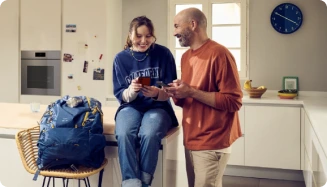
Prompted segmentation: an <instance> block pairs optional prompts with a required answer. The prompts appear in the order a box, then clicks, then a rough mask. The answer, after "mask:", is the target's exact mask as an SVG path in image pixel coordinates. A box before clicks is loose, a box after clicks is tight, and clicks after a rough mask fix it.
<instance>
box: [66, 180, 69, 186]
mask: <svg viewBox="0 0 327 187" xmlns="http://www.w3.org/2000/svg"><path fill="white" fill-rule="evenodd" d="M68 182H69V179H67V181H66V187H68Z"/></svg>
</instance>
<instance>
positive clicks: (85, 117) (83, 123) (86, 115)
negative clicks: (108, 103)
mask: <svg viewBox="0 0 327 187" xmlns="http://www.w3.org/2000/svg"><path fill="white" fill-rule="evenodd" d="M86 100H87V104H88V105H89V108H90V109H91V101H90V98H89V97H86ZM88 117H89V112H86V113H85V116H84V119H83V122H82V127H84V126H85V122H86V120H87V119H88Z"/></svg>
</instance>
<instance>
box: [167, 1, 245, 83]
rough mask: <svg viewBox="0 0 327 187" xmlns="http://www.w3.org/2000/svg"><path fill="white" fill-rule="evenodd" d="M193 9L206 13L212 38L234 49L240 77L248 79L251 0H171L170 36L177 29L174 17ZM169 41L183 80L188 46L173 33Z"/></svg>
mask: <svg viewBox="0 0 327 187" xmlns="http://www.w3.org/2000/svg"><path fill="white" fill-rule="evenodd" d="M190 7H194V8H198V9H200V10H202V11H203V13H204V14H205V15H206V17H207V21H208V28H207V33H208V36H209V38H211V39H212V40H214V41H216V42H218V43H220V44H222V45H224V46H225V47H227V48H228V49H229V50H230V52H231V53H232V54H233V56H234V58H235V61H236V64H237V69H238V72H239V76H240V78H241V79H246V78H247V77H248V68H247V67H248V63H247V61H248V58H247V56H248V55H247V48H248V47H247V46H248V43H247V24H246V22H247V0H202V1H198V0H169V10H170V13H169V15H168V16H169V18H168V23H169V26H168V28H169V33H173V30H174V27H173V25H174V24H173V20H174V16H175V15H176V14H177V13H178V12H180V11H181V10H184V9H186V8H190ZM168 40H169V48H170V50H171V51H172V53H173V54H174V56H175V60H176V66H177V70H178V72H179V74H178V76H179V77H180V60H181V57H182V55H183V53H184V52H185V51H186V50H187V49H188V47H187V48H185V47H181V46H180V45H179V42H178V40H177V39H176V38H175V37H173V36H172V35H171V34H170V35H169V37H168Z"/></svg>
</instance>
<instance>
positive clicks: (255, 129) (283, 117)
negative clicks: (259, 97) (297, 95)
mask: <svg viewBox="0 0 327 187" xmlns="http://www.w3.org/2000/svg"><path fill="white" fill-rule="evenodd" d="M300 144H301V142H300V108H297V107H282V106H245V165H246V166H255V167H267V168H280V169H294V170H300V156H301V155H300Z"/></svg>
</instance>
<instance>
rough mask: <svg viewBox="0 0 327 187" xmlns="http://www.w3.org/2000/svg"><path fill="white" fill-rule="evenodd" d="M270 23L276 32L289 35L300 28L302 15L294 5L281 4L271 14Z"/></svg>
mask: <svg viewBox="0 0 327 187" xmlns="http://www.w3.org/2000/svg"><path fill="white" fill-rule="evenodd" d="M270 21H271V25H272V27H273V28H274V29H275V30H276V31H277V32H280V33H282V34H291V33H293V32H295V31H297V30H298V29H299V28H300V27H301V25H302V21H303V15H302V12H301V10H300V9H299V7H297V6H296V5H294V4H291V3H283V4H280V5H278V6H277V7H276V8H275V9H274V11H273V12H272V13H271V16H270Z"/></svg>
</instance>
